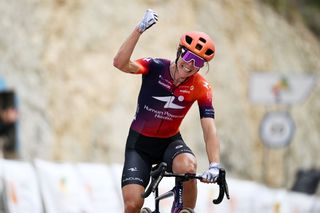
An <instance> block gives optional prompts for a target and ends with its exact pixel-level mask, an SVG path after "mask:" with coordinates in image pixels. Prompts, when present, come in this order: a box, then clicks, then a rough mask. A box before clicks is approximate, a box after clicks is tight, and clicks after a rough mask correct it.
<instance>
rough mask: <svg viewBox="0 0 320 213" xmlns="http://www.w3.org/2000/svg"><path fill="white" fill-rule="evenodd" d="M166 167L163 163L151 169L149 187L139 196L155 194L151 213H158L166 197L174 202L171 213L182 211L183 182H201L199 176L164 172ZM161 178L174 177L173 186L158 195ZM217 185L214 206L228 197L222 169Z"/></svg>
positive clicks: (144, 196)
mask: <svg viewBox="0 0 320 213" xmlns="http://www.w3.org/2000/svg"><path fill="white" fill-rule="evenodd" d="M166 168H167V165H166V164H165V163H160V164H159V165H157V166H156V167H155V168H153V169H152V171H151V173H150V176H151V178H152V180H151V183H150V185H149V186H148V188H147V190H146V191H145V192H144V193H143V194H142V195H141V196H142V198H146V197H148V196H149V195H150V194H151V192H154V194H155V210H154V211H153V212H152V213H160V201H161V200H163V199H166V198H168V197H171V196H174V200H173V203H172V207H171V213H178V212H179V211H180V210H182V209H183V197H182V195H183V182H185V181H189V180H192V179H198V180H202V177H201V176H198V175H196V174H189V173H186V174H174V173H168V172H166ZM163 177H175V186H174V187H173V189H172V190H170V191H168V192H166V193H163V194H161V195H159V189H158V185H159V183H160V181H161V180H162V178H163ZM217 184H218V185H219V196H218V198H217V199H215V200H213V203H214V204H219V203H220V202H221V201H222V200H223V197H224V194H226V197H227V198H228V199H230V197H229V191H228V185H227V182H226V180H225V171H224V170H223V169H220V170H219V176H218V179H217Z"/></svg>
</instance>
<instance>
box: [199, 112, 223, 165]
mask: <svg viewBox="0 0 320 213" xmlns="http://www.w3.org/2000/svg"><path fill="white" fill-rule="evenodd" d="M201 126H202V130H203V136H204V141H205V144H206V151H207V155H208V160H209V164H210V163H220V142H219V138H218V135H217V129H216V125H215V122H214V119H212V118H202V119H201Z"/></svg>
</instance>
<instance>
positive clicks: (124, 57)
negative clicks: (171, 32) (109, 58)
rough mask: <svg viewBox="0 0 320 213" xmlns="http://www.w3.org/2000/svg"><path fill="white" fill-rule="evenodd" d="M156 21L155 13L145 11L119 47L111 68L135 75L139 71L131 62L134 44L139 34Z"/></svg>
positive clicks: (138, 67)
mask: <svg viewBox="0 0 320 213" xmlns="http://www.w3.org/2000/svg"><path fill="white" fill-rule="evenodd" d="M157 21H158V15H157V13H156V12H155V11H153V10H151V9H148V10H146V12H145V14H144V17H143V18H142V20H141V21H140V23H139V24H138V26H137V27H136V28H135V29H134V30H133V31H132V33H131V34H130V35H129V37H128V38H127V40H125V41H124V42H123V44H122V45H121V46H120V48H119V50H118V52H117V54H116V56H115V57H114V59H113V66H115V67H116V68H118V69H119V70H121V71H123V72H127V73H136V72H138V71H139V70H140V68H141V67H140V65H139V64H138V63H136V62H135V61H132V60H131V56H132V53H133V50H134V48H135V47H136V44H137V43H138V41H139V38H140V36H141V34H142V33H143V32H144V31H146V30H147V29H148V28H150V27H151V26H152V25H154V24H155V23H156V22H157Z"/></svg>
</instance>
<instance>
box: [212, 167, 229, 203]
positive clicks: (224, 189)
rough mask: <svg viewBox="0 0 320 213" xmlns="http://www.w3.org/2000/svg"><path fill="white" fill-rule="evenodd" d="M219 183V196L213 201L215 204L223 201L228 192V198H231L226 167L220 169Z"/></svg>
mask: <svg viewBox="0 0 320 213" xmlns="http://www.w3.org/2000/svg"><path fill="white" fill-rule="evenodd" d="M217 184H218V185H219V196H218V198H217V199H214V200H213V201H212V202H213V203H214V204H219V203H221V202H222V200H223V197H224V194H226V197H227V199H230V195H229V189H228V184H227V181H226V171H225V170H224V169H219V176H218V180H217Z"/></svg>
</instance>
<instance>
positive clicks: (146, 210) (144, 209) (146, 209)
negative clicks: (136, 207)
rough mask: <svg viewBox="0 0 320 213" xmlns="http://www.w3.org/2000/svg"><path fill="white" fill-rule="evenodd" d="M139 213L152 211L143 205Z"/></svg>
mask: <svg viewBox="0 0 320 213" xmlns="http://www.w3.org/2000/svg"><path fill="white" fill-rule="evenodd" d="M140 213H152V211H151V209H149V208H147V207H144V208H143V209H141V211H140Z"/></svg>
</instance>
